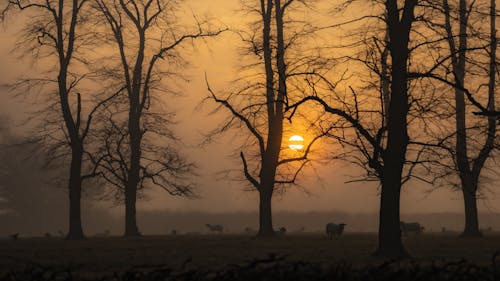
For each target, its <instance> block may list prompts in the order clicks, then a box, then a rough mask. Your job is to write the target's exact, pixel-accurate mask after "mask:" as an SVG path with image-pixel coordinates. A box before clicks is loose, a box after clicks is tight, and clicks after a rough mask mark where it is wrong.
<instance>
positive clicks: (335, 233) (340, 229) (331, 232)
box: [326, 223, 347, 240]
mask: <svg viewBox="0 0 500 281" xmlns="http://www.w3.org/2000/svg"><path fill="white" fill-rule="evenodd" d="M346 225H347V224H345V223H340V224H336V223H327V224H326V235H328V238H329V239H330V240H332V238H334V237H335V239H338V238H340V236H341V235H342V233H344V227H345V226H346Z"/></svg>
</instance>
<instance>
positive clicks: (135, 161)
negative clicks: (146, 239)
mask: <svg viewBox="0 0 500 281" xmlns="http://www.w3.org/2000/svg"><path fill="white" fill-rule="evenodd" d="M136 112H137V111H136V107H135V106H131V113H130V116H129V137H130V170H129V173H128V181H127V186H126V190H125V236H127V237H131V236H140V235H141V234H140V232H139V228H138V227H137V214H136V203H137V189H138V185H139V180H140V175H139V174H140V161H141V137H142V135H141V134H142V133H141V130H140V122H139V120H140V118H139V116H138V115H135V114H138V113H136Z"/></svg>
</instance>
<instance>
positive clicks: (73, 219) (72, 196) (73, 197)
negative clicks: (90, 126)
mask: <svg viewBox="0 0 500 281" xmlns="http://www.w3.org/2000/svg"><path fill="white" fill-rule="evenodd" d="M75 146H78V145H75ZM72 150H73V153H72V158H71V166H70V177H69V232H68V235H67V236H66V239H68V240H79V239H83V238H84V234H83V228H82V217H81V194H82V178H81V170H82V156H83V154H82V150H81V149H80V148H79V147H72Z"/></svg>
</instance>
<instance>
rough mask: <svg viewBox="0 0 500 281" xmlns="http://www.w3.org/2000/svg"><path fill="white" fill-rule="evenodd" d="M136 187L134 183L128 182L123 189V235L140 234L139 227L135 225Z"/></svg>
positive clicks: (132, 235)
mask: <svg viewBox="0 0 500 281" xmlns="http://www.w3.org/2000/svg"><path fill="white" fill-rule="evenodd" d="M136 203H137V187H136V184H132V183H129V184H128V186H127V189H126V190H125V236H126V237H134V236H140V235H141V234H140V232H139V228H138V227H137V212H136V208H135V206H136Z"/></svg>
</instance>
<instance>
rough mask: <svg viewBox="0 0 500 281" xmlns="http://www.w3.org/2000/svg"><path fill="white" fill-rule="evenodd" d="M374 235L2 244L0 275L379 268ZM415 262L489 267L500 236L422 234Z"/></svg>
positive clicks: (412, 245)
mask: <svg viewBox="0 0 500 281" xmlns="http://www.w3.org/2000/svg"><path fill="white" fill-rule="evenodd" d="M376 239H377V236H376V235H375V234H361V233H358V234H356V233H347V234H345V236H343V237H341V238H340V239H339V240H328V239H327V238H326V237H325V236H324V235H320V234H301V235H287V236H285V237H281V238H276V239H256V238H254V237H251V236H245V235H226V234H221V235H177V236H146V237H142V238H138V239H124V238H120V237H105V238H88V239H86V240H84V241H65V240H62V239H59V238H20V239H19V240H17V241H11V240H0V269H1V272H5V271H9V270H16V269H22V268H23V267H24V266H26V264H27V263H30V262H33V263H36V264H43V265H57V266H69V267H71V268H72V270H75V271H78V272H85V273H89V274H92V275H93V274H103V273H112V272H121V271H125V270H129V269H131V268H133V267H154V266H160V265H163V266H165V265H166V266H169V267H172V268H178V267H180V266H181V264H183V263H185V261H186V260H188V259H192V260H191V261H190V262H189V263H187V266H188V267H191V268H204V269H211V270H215V269H218V268H221V267H223V266H225V265H228V264H239V263H245V262H248V261H251V260H254V259H257V258H264V257H267V256H268V255H269V254H270V253H274V254H277V255H286V256H287V259H290V260H302V261H306V262H317V263H331V262H335V261H347V262H350V263H353V264H360V265H361V264H366V263H373V262H380V261H379V260H376V259H374V258H372V257H370V254H371V253H372V252H373V250H374V249H375V247H376ZM404 242H405V245H406V247H407V249H408V251H409V252H410V253H411V255H412V256H413V258H414V260H417V261H430V260H443V259H445V260H446V261H453V260H459V259H462V258H465V259H467V260H469V261H473V262H475V263H478V264H491V258H492V255H493V254H494V253H495V252H496V251H499V250H500V233H498V234H491V235H488V236H485V237H483V238H481V239H463V238H458V237H457V234H438V233H436V234H422V235H411V236H409V237H405V238H404Z"/></svg>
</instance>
